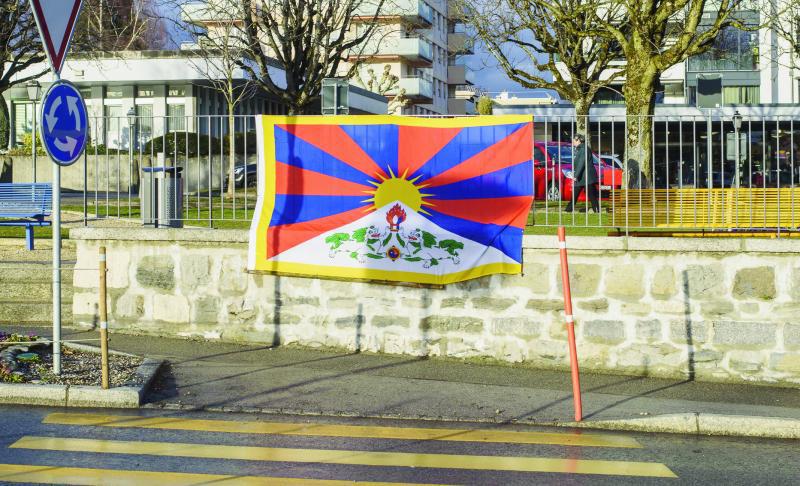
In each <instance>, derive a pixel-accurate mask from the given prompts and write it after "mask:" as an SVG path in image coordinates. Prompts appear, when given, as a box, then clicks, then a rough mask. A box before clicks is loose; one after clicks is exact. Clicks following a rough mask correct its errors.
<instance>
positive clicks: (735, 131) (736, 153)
mask: <svg viewBox="0 0 800 486" xmlns="http://www.w3.org/2000/svg"><path fill="white" fill-rule="evenodd" d="M733 138H734V144H735V145H736V148H735V149H734V158H736V174H735V176H734V177H735V178H736V189H739V163H740V162H741V161H740V160H739V128H738V127H737V126H736V121H735V120H734V122H733ZM737 195H738V193H737Z"/></svg>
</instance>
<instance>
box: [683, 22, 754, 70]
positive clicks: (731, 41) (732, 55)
mask: <svg viewBox="0 0 800 486" xmlns="http://www.w3.org/2000/svg"><path fill="white" fill-rule="evenodd" d="M758 63H759V50H758V34H757V33H755V32H744V31H741V30H739V29H737V28H735V27H726V28H724V29H722V31H720V33H719V35H718V36H717V38H716V40H715V41H714V45H713V46H712V47H711V49H709V50H708V51H707V52H704V53H703V54H700V55H697V56H693V57H690V58H689V66H688V70H689V71H695V72H703V71H755V70H757V69H758Z"/></svg>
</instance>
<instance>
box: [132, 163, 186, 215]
mask: <svg viewBox="0 0 800 486" xmlns="http://www.w3.org/2000/svg"><path fill="white" fill-rule="evenodd" d="M182 170H183V167H142V180H141V182H140V187H141V190H140V196H139V198H140V200H141V201H140V202H141V208H142V224H143V225H145V226H152V227H154V228H182V227H183V220H182V219H181V217H182V215H183V178H181V171H182Z"/></svg>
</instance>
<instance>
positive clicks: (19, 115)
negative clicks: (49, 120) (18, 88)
mask: <svg viewBox="0 0 800 486" xmlns="http://www.w3.org/2000/svg"><path fill="white" fill-rule="evenodd" d="M32 128H33V103H14V143H16V144H21V143H22V136H23V135H26V134H30V133H31V130H32Z"/></svg>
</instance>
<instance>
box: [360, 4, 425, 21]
mask: <svg viewBox="0 0 800 486" xmlns="http://www.w3.org/2000/svg"><path fill="white" fill-rule="evenodd" d="M378 3H379V2H378V0H375V1H374V3H369V2H366V3H362V4H360V5H359V7H358V8H357V9H356V10H355V12H354V13H353V17H355V18H357V19H358V18H360V19H364V20H371V19H372V17H373V16H374V15H375V10H376V9H377V6H378ZM378 18H379V19H387V18H388V19H393V18H397V19H401V20H403V21H404V22H407V23H409V24H411V25H416V26H420V27H429V26H431V25H433V9H432V8H431V6H430V5H428V4H427V3H425V2H424V1H423V0H386V1H385V2H384V3H383V6H382V7H381V13H380V15H378Z"/></svg>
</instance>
